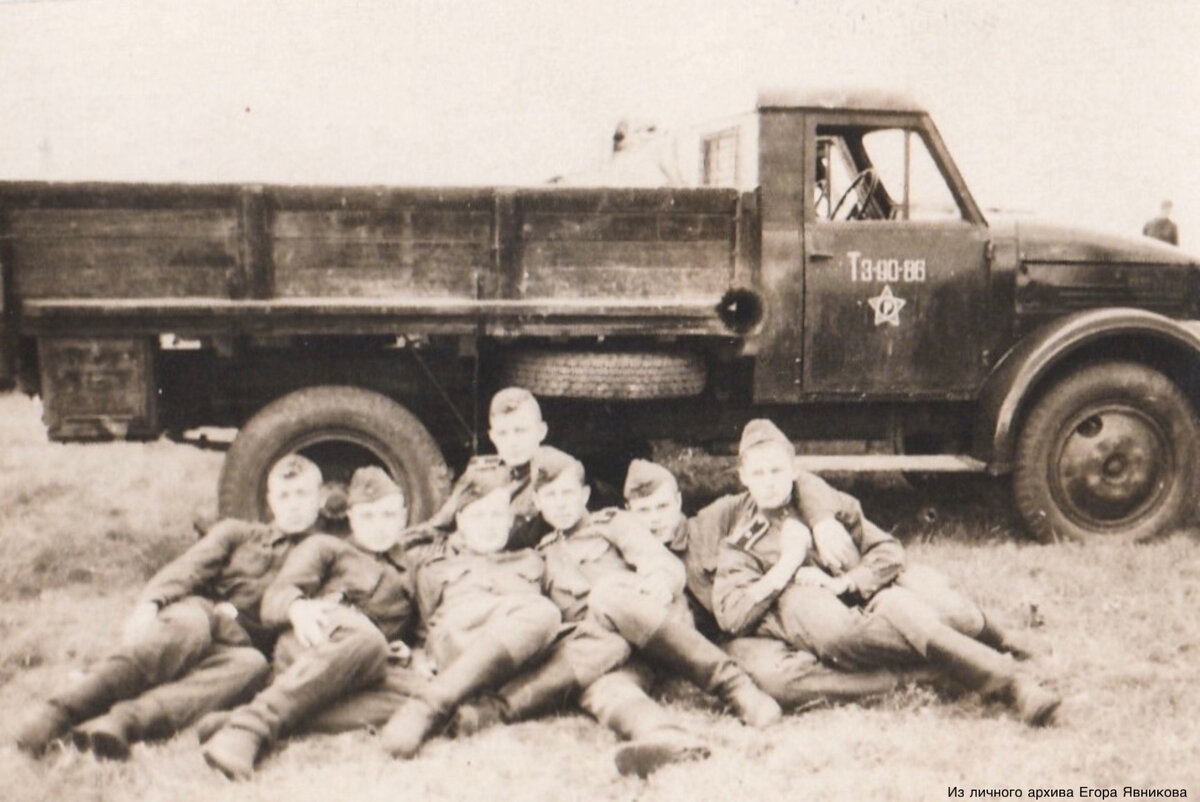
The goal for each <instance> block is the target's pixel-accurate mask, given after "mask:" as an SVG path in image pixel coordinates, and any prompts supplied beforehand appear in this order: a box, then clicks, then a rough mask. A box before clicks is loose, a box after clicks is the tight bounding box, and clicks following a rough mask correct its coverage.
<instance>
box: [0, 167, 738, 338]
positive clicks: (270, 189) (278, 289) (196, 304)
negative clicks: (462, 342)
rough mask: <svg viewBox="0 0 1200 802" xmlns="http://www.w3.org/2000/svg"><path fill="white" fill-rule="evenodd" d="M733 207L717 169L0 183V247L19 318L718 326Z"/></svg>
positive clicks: (145, 325)
mask: <svg viewBox="0 0 1200 802" xmlns="http://www.w3.org/2000/svg"><path fill="white" fill-rule="evenodd" d="M741 210H742V200H741V198H740V197H739V195H738V193H737V192H736V191H733V190H720V189H711V190H710V189H686V190H678V189H616V190H614V189H578V188H571V189H566V188H546V189H494V188H478V189H475V188H445V189H435V188H399V189H397V188H353V189H348V188H340V187H274V186H267V187H250V186H247V187H239V186H181V185H161V186H145V185H120V184H64V185H56V184H0V256H2V257H3V259H4V260H5V262H6V263H7V264H6V265H5V270H6V273H7V275H8V277H9V278H10V279H11V285H10V286H11V290H10V292H11V297H12V298H14V299H15V300H16V301H17V309H19V311H20V313H21V315H22V322H21V324H20V328H21V331H22V332H23V333H40V332H44V331H54V332H55V333H68V332H70V331H73V330H74V331H81V332H87V331H95V332H99V331H100V330H105V331H110V332H112V333H116V332H118V331H123V330H122V328H121V327H122V326H127V324H130V323H132V322H133V321H134V320H135V319H136V320H137V321H140V322H139V323H138V325H137V326H135V327H134V328H136V329H137V330H138V331H139V332H151V331H153V330H155V329H158V330H171V331H176V332H177V333H187V332H193V333H211V332H213V331H219V330H225V328H227V324H228V323H230V322H231V321H237V320H239V319H242V320H244V319H246V317H247V316H257V317H258V318H259V319H258V322H257V324H256V325H255V326H254V329H255V330H256V331H263V332H264V333H272V331H273V327H274V326H275V325H276V323H278V325H279V326H280V327H282V329H283V331H280V332H279V333H287V332H303V331H311V332H313V333H337V332H338V331H339V330H340V329H339V326H340V325H341V324H340V322H339V320H337V318H338V316H339V315H340V316H342V318H343V319H344V321H345V322H349V321H350V320H351V319H352V318H353V319H357V320H360V321H361V320H362V319H365V318H371V317H375V318H381V317H387V318H390V325H391V326H392V327H393V328H395V327H397V325H398V324H399V323H400V322H402V319H403V318H404V317H405V315H406V314H407V313H408V312H411V313H412V317H413V318H414V319H419V322H420V325H421V326H422V327H423V329H424V330H427V331H431V332H436V331H438V330H440V329H439V327H440V323H439V321H441V323H444V324H445V327H444V328H445V330H447V331H456V332H461V331H464V330H471V328H470V327H473V326H474V325H475V324H478V323H484V324H487V323H489V322H490V321H495V320H499V321H501V323H502V325H501V329H502V330H503V331H504V332H505V333H508V334H514V333H520V332H521V331H523V330H524V329H522V325H523V324H524V322H530V323H531V324H534V325H536V324H538V323H539V322H545V321H548V320H551V319H554V318H556V316H557V317H561V318H562V319H563V320H564V321H575V322H576V323H583V322H585V321H586V322H587V324H588V326H590V327H591V328H588V329H586V330H581V331H579V332H578V333H579V334H591V333H596V334H605V333H614V332H618V331H620V332H626V333H628V332H631V331H634V330H636V329H637V328H638V326H637V321H636V320H635V318H636V317H637V316H638V315H639V314H643V313H644V314H645V319H644V321H642V322H643V324H644V325H643V326H642V328H643V329H644V331H645V333H648V334H653V333H656V332H657V331H660V330H661V331H663V332H664V333H680V331H692V332H695V333H720V332H724V329H723V327H722V326H721V324H720V323H719V321H718V319H717V316H716V312H715V305H716V301H717V299H719V298H720V296H721V294H722V293H723V292H725V291H726V290H727V289H728V288H729V287H730V286H731V284H732V283H733V277H734V271H735V265H736V264H737V262H738V249H739V247H741V245H740V243H739V230H742V231H744V230H745V226H744V225H743V226H741V227H740V229H739V215H740V214H741ZM614 310H616V313H615V314H614V313H613V311H614ZM621 310H624V311H623V312H622V311H621ZM264 313H269V314H271V315H273V319H272V321H271V322H269V323H264V322H263V321H262V320H261V317H262V315H263V314H264ZM659 313H661V316H662V320H659V321H656V320H655V317H656V314H659ZM681 317H684V318H688V321H687V322H685V323H680V320H681ZM318 319H319V320H320V323H319V325H318V324H317V323H315V322H314V323H313V325H312V326H307V327H306V321H317V320H318ZM72 321H73V322H74V323H73V322H72ZM101 321H107V322H104V323H102V322H101ZM118 321H119V322H118ZM610 323H611V325H609V324H610ZM75 324H78V325H75ZM660 324H661V325H660ZM231 325H232V324H231ZM564 325H566V323H564ZM234 328H235V329H236V328H237V327H236V325H235V326H234ZM368 328H371V327H368ZM385 328H386V327H385ZM593 329H594V331H593ZM363 330H364V329H363V327H362V326H361V325H353V326H348V327H346V328H345V333H358V332H361V331H363ZM372 330H378V327H375V328H373V329H372ZM125 333H132V332H125Z"/></svg>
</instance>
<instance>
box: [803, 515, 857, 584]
mask: <svg viewBox="0 0 1200 802" xmlns="http://www.w3.org/2000/svg"><path fill="white" fill-rule="evenodd" d="M812 538H813V547H814V548H815V549H816V551H817V560H818V561H819V562H820V563H821V565H823V566H825V568H826V569H827V570H828V571H829V573H831V574H833V575H834V576H837V575H838V574H840V573H842V572H843V571H845V570H846V569H848V568H850V567H852V566H853V565H855V564H856V563H857V562H858V549H857V548H855V546H854V540H853V539H851V537H850V533H849V532H847V531H846V527H844V526H842V522H841V521H839V520H838V519H837V518H833V517H829V518H826V519H825V520H823V521H820V522H819V523H818V524H817V525H816V526H814V527H813V530H812Z"/></svg>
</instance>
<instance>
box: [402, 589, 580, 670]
mask: <svg viewBox="0 0 1200 802" xmlns="http://www.w3.org/2000/svg"><path fill="white" fill-rule="evenodd" d="M464 612H465V613H466V615H462V616H456V615H447V616H444V617H437V618H435V620H434V622H433V624H432V625H431V628H430V630H429V635H428V636H427V637H426V639H425V649H426V651H428V652H429V655H430V656H431V657H432V658H433V661H434V664H435V665H437V667H438V668H439V669H441V668H445V667H446V666H447V665H449V664H450V663H451V662H453V661H454V660H455V658H457V657H458V656H459V655H461V654H462V653H463V652H465V651H466V650H467V649H469V648H471V646H472V645H474V644H475V643H478V642H479V641H480V640H483V639H490V640H493V641H497V642H499V643H500V645H501V646H503V647H504V650H505V651H506V652H508V655H509V657H511V658H512V661H513V664H514V665H522V664H523V663H525V662H527V661H528V660H530V659H531V658H533V657H534V656H535V655H537V654H539V653H541V652H542V651H543V650H544V649H545V648H546V647H547V646H549V645H550V642H551V641H553V640H554V636H555V635H556V634H557V632H558V630H559V624H560V623H561V621H562V615H561V613H559V611H558V608H557V607H556V606H555V605H554V602H552V601H550V600H549V599H548V598H546V597H545V596H542V595H540V594H534V593H522V594H510V595H507V596H501V597H497V598H496V599H495V601H494V603H492V604H489V605H487V606H486V607H483V608H479V607H477V608H475V609H473V610H467V611H464Z"/></svg>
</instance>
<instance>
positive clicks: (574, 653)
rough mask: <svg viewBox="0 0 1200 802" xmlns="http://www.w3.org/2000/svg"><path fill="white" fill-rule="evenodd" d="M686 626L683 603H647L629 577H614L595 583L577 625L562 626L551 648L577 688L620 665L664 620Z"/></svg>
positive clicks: (687, 618) (688, 615)
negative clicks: (562, 633) (561, 633)
mask: <svg viewBox="0 0 1200 802" xmlns="http://www.w3.org/2000/svg"><path fill="white" fill-rule="evenodd" d="M668 619H672V620H677V621H680V622H682V623H686V624H687V625H688V626H692V617H691V612H690V611H689V609H688V606H687V602H686V601H685V600H684V599H683V598H682V597H678V598H676V599H675V600H673V601H672V603H671V604H670V605H666V606H664V605H663V604H662V602H660V601H656V600H654V599H652V598H650V597H649V596H648V595H647V594H646V593H645V592H644V591H643V590H642V588H641V586H640V584H639V583H638V581H637V577H636V575H634V574H631V573H624V572H623V573H616V574H611V575H609V576H606V577H604V578H603V579H600V580H599V581H597V582H596V583H595V584H594V585H593V586H592V589H591V592H590V593H589V595H588V607H587V612H586V613H585V616H584V619H583V620H582V621H579V622H576V623H574V624H568V625H567V627H568V634H567V635H566V636H565V637H563V638H562V639H561V640H559V641H558V643H557V644H556V646H555V648H556V650H557V651H558V653H559V654H561V655H562V657H563V658H565V659H566V661H567V663H568V664H569V665H570V666H571V669H572V670H573V671H574V672H575V677H576V679H577V680H578V682H579V687H580V688H587V687H588V686H589V685H591V684H592V683H593V682H595V681H596V680H598V679H600V677H602V676H604V675H605V674H607V673H608V672H610V671H612V670H613V669H615V668H618V667H619V666H622V665H624V664H625V662H626V661H627V660H628V659H629V657H630V655H631V654H632V653H633V648H634V647H637V648H641V647H642V646H645V645H646V641H648V640H649V639H650V637H651V636H652V635H653V634H654V633H655V632H657V631H658V629H659V628H660V627H661V626H662V625H663V624H664V623H665V622H666V621H667V620H668Z"/></svg>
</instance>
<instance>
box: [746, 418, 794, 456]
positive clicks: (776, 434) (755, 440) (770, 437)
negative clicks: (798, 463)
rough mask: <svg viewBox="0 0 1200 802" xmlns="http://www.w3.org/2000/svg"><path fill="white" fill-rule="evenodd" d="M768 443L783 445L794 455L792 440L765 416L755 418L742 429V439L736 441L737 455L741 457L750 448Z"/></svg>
mask: <svg viewBox="0 0 1200 802" xmlns="http://www.w3.org/2000/svg"><path fill="white" fill-rule="evenodd" d="M768 443H775V444H777V445H781V446H783V447H784V448H786V449H787V451H788V453H789V454H792V455H795V453H796V447H795V446H794V445H792V441H791V440H789V439H788V437H787V435H786V434H784V433H783V432H781V431H779V427H778V426H776V425H775V424H774V423H771V421H769V420H767V419H766V418H755V419H754V420H752V421H750V422H749V423H747V424H746V428H745V429H743V430H742V440H741V442H740V443H738V456H739V457H741V456H743V455H745V453H746V452H747V451H749V450H750V449H752V448H755V447H757V446H762V445H766V444H768Z"/></svg>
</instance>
